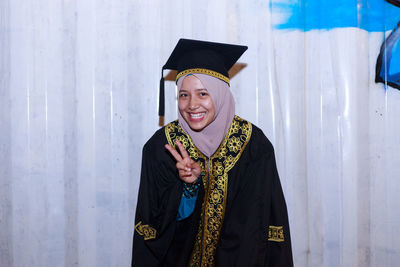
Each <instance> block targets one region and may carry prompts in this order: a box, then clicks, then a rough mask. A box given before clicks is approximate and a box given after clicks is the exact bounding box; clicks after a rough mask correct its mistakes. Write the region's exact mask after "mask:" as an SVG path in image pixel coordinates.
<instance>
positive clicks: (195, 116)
mask: <svg viewBox="0 0 400 267" xmlns="http://www.w3.org/2000/svg"><path fill="white" fill-rule="evenodd" d="M205 115H206V113H205V112H201V113H189V116H190V119H191V120H192V121H201V120H202V119H203V118H204V116H205Z"/></svg>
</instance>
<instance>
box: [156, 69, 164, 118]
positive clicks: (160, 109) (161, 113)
mask: <svg viewBox="0 0 400 267" xmlns="http://www.w3.org/2000/svg"><path fill="white" fill-rule="evenodd" d="M164 115H165V90H164V75H163V71H162V70H161V79H160V98H159V101H158V116H159V120H158V125H159V126H164Z"/></svg>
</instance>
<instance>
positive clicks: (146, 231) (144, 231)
mask: <svg viewBox="0 0 400 267" xmlns="http://www.w3.org/2000/svg"><path fill="white" fill-rule="evenodd" d="M135 230H136V232H137V233H138V234H139V235H141V236H143V237H144V240H150V239H154V238H156V234H157V231H156V229H154V228H153V227H151V226H150V225H148V224H142V222H141V221H140V222H138V223H137V224H136V225H135Z"/></svg>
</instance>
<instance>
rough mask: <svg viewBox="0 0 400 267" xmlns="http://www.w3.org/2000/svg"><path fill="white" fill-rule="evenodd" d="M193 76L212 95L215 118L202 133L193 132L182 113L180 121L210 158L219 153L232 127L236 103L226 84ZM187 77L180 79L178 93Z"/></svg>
mask: <svg viewBox="0 0 400 267" xmlns="http://www.w3.org/2000/svg"><path fill="white" fill-rule="evenodd" d="M193 76H195V77H196V78H197V79H199V80H200V82H201V83H202V84H203V86H204V87H205V88H206V89H207V91H208V92H209V93H210V96H211V99H212V101H213V103H214V108H215V117H214V120H213V121H212V122H211V123H210V124H209V125H207V126H206V127H205V128H204V129H203V130H201V131H200V132H196V131H193V130H192V129H191V128H190V126H189V125H188V123H187V122H186V121H185V119H184V118H183V117H182V115H181V113H180V112H178V121H179V124H180V125H181V127H182V129H183V130H184V131H185V132H186V133H187V134H189V136H190V138H191V139H192V140H193V142H194V144H195V146H196V147H197V148H198V149H199V150H200V151H201V152H202V153H203V154H204V155H205V156H207V157H208V158H209V157H211V156H212V155H213V154H214V153H215V151H217V149H218V147H219V145H220V144H221V142H222V140H223V139H224V137H225V135H226V134H227V132H228V130H229V127H230V126H231V123H232V121H233V117H234V116H235V101H234V99H233V96H232V93H231V91H230V89H229V85H228V84H227V83H226V82H224V81H222V80H220V79H218V78H214V77H212V76H209V75H205V74H200V73H196V74H193ZM185 77H186V76H184V77H181V78H179V80H178V82H177V85H178V91H179V90H180V89H181V86H182V82H183V79H185Z"/></svg>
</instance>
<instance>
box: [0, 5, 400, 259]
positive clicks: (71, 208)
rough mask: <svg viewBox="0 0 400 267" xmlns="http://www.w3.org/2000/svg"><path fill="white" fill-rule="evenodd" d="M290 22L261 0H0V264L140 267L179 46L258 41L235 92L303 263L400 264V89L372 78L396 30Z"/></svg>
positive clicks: (171, 109) (171, 108) (172, 113)
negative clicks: (150, 183) (139, 244)
mask: <svg viewBox="0 0 400 267" xmlns="http://www.w3.org/2000/svg"><path fill="white" fill-rule="evenodd" d="M354 2H355V3H354V5H356V4H357V3H356V2H357V1H354ZM358 2H359V1H358ZM281 20H282V15H279V13H274V8H273V5H271V3H270V2H268V1H255V0H253V1H244V0H243V1H239V0H222V1H211V0H209V1H184V0H181V1H161V0H159V1H155V0H147V1H139V0H135V1H134V0H114V1H111V0H107V1H106V0H96V1H95V0H85V1H83V0H80V1H79V0H64V1H62V0H55V1H54V0H1V1H0V266H12V267H19V266H84V267H87V266H129V265H130V260H131V249H132V235H133V227H134V214H135V207H136V201H137V191H138V186H139V173H140V165H141V150H142V147H143V145H144V143H145V142H146V140H147V139H148V138H150V137H151V135H152V134H153V133H154V132H155V131H156V130H157V129H158V128H159V127H158V125H157V123H158V117H157V108H158V86H159V79H160V75H161V66H162V65H163V64H164V63H165V61H166V60H167V58H168V56H169V53H170V52H171V51H172V49H173V48H174V46H175V44H176V43H177V41H178V39H179V38H181V37H185V38H193V39H202V40H210V41H216V42H228V43H235V44H243V45H248V46H249V49H248V51H247V52H246V53H245V54H244V55H243V57H242V58H241V59H240V62H242V63H246V64H247V67H246V68H245V69H244V70H242V71H241V72H240V73H239V74H238V75H237V76H236V77H234V78H233V79H232V81H231V84H232V86H231V89H232V92H233V94H234V97H235V100H236V111H237V114H238V115H239V116H241V117H243V118H245V119H247V120H249V121H251V122H253V123H254V124H256V125H258V126H259V127H260V128H261V129H262V130H263V131H264V133H265V134H266V135H267V136H268V138H269V139H270V140H271V142H272V143H273V144H274V147H275V151H276V157H277V164H278V169H279V173H280V177H281V182H282V186H283V189H284V193H285V197H286V201H287V205H288V212H289V217H290V227H291V235H292V245H293V256H294V262H295V265H296V266H299V267H302V266H315V267H320V266H323V267H325V266H341V267H349V266H363V267H364V266H365V267H369V266H380V267H381V266H399V265H398V264H399V262H400V193H399V192H400V179H399V178H400V134H399V133H400V91H399V90H397V89H394V88H392V87H390V86H387V87H385V86H384V85H383V84H376V83H375V81H374V80H375V64H376V59H377V56H378V54H379V49H380V47H381V44H382V42H383V41H384V39H385V37H387V35H388V34H389V33H390V30H391V29H387V30H386V31H384V32H378V31H376V32H368V31H366V30H364V29H361V28H359V27H344V28H333V29H329V30H309V31H301V30H290V29H279V27H276V26H274V25H276V24H278V23H279V21H281ZM175 90H176V88H175V84H174V83H173V82H167V84H166V121H171V120H174V119H176V118H177V110H176V91H175Z"/></svg>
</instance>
